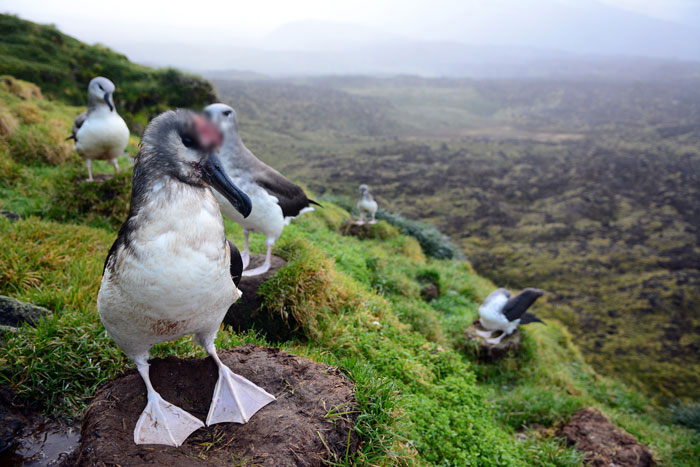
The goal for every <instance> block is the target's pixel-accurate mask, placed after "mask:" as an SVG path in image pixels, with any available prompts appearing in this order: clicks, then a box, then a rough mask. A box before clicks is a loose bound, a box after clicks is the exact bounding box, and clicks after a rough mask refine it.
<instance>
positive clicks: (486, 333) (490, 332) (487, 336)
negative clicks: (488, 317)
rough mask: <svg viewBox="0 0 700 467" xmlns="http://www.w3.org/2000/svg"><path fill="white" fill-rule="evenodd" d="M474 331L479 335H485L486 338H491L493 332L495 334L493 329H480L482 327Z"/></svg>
mask: <svg viewBox="0 0 700 467" xmlns="http://www.w3.org/2000/svg"><path fill="white" fill-rule="evenodd" d="M474 332H475V333H476V334H477V335H479V336H481V337H483V338H484V339H489V338H491V334H493V331H482V330H480V329H475V330H474Z"/></svg>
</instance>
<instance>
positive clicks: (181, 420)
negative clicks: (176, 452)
mask: <svg viewBox="0 0 700 467" xmlns="http://www.w3.org/2000/svg"><path fill="white" fill-rule="evenodd" d="M203 426H204V423H202V421H201V420H199V419H198V418H195V417H194V416H192V415H190V414H189V413H187V412H185V411H184V410H182V409H181V408H179V407H177V406H175V405H173V404H171V403H170V402H167V401H165V400H164V399H163V398H162V397H160V395H159V394H158V393H157V392H155V391H154V392H152V393H150V394H149V395H148V403H147V404H146V408H145V409H144V410H143V412H142V413H141V416H140V417H139V420H138V422H137V423H136V428H135V429H134V442H135V443H136V444H165V445H168V446H175V447H177V446H180V445H181V444H182V443H184V442H185V440H186V439H187V437H188V436H189V435H191V434H192V433H193V432H194V431H196V430H198V429H199V428H202V427H203Z"/></svg>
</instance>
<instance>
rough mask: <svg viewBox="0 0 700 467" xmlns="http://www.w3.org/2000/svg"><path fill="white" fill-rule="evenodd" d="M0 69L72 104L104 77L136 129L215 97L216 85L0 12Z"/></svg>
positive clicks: (213, 99) (81, 103)
mask: <svg viewBox="0 0 700 467" xmlns="http://www.w3.org/2000/svg"><path fill="white" fill-rule="evenodd" d="M0 70H2V73H4V74H9V75H12V76H15V77H17V78H20V79H23V80H25V81H29V82H32V83H34V84H36V85H38V86H39V87H41V89H42V91H43V92H44V93H46V94H47V95H49V96H51V97H52V98H55V99H58V100H61V101H63V102H65V103H67V104H72V105H84V104H85V103H86V102H87V97H86V92H87V85H88V83H89V82H90V80H91V79H92V78H94V77H95V76H105V77H107V78H109V79H111V80H112V81H113V82H114V83H115V85H116V87H117V90H116V92H115V94H114V101H115V104H116V106H117V109H118V110H119V112H120V114H121V115H122V116H124V117H125V120H126V121H127V124H128V125H129V127H130V128H131V129H132V131H134V132H136V133H140V132H141V131H142V130H143V128H144V127H145V125H146V123H147V122H148V120H149V118H152V117H154V116H155V115H157V114H158V113H160V112H162V111H164V110H166V109H169V108H172V107H192V108H201V107H203V106H204V105H205V104H209V103H212V102H215V101H216V91H215V90H214V87H213V86H212V84H211V83H210V82H209V81H207V80H204V79H202V78H201V77H198V76H194V75H190V74H186V73H183V72H181V71H178V70H175V69H153V68H149V67H145V66H141V65H136V64H134V63H131V62H130V61H129V60H128V59H127V58H126V57H125V56H124V55H122V54H119V53H117V52H114V51H112V50H110V49H109V48H107V47H105V46H103V45H100V44H98V45H87V44H85V43H83V42H80V41H78V40H77V39H74V38H72V37H70V36H67V35H65V34H63V33H61V32H60V31H58V29H56V28H55V27H54V26H50V25H40V24H36V23H32V22H30V21H25V20H21V19H19V18H17V17H16V16H12V15H7V14H0ZM76 115H77V114H76ZM68 134H70V133H68Z"/></svg>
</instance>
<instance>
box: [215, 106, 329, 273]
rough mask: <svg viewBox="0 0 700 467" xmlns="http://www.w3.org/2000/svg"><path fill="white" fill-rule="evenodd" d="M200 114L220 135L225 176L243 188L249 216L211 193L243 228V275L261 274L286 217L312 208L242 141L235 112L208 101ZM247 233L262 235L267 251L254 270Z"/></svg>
mask: <svg viewBox="0 0 700 467" xmlns="http://www.w3.org/2000/svg"><path fill="white" fill-rule="evenodd" d="M204 114H205V115H206V116H207V118H209V119H210V120H211V121H212V122H214V124H215V125H216V126H217V127H218V128H219V130H220V131H221V132H222V133H223V135H224V142H223V145H222V147H221V162H222V164H223V167H224V169H225V170H226V173H227V174H228V176H229V177H231V179H232V180H233V181H234V183H236V185H238V186H239V187H240V188H241V189H242V190H243V191H245V192H246V193H247V194H248V195H249V196H250V199H251V201H252V203H253V210H252V212H251V213H250V216H248V217H244V216H242V215H241V214H240V212H239V211H238V210H237V209H234V207H233V206H232V205H231V203H230V202H229V201H228V200H227V199H226V197H225V196H223V195H222V194H220V193H217V192H214V196H216V200H217V201H218V202H219V205H220V206H221V212H223V213H224V215H226V216H227V217H228V218H229V219H231V220H232V221H234V222H236V223H237V224H239V225H240V226H241V227H243V236H244V244H243V253H242V258H243V268H244V271H243V276H256V275H259V274H264V273H265V272H267V271H268V270H269V269H270V262H271V259H272V246H273V245H274V244H275V242H276V241H277V239H278V238H279V237H280V235H282V230H283V229H284V226H285V225H286V224H288V223H289V220H290V219H292V218H294V217H296V216H298V215H300V214H302V213H304V212H307V211H313V209H314V208H313V207H312V206H311V205H312V204H314V205H317V206H320V205H319V204H318V203H317V202H315V201H313V200H310V199H309V198H308V197H307V196H306V193H304V190H302V189H301V187H300V186H299V185H297V184H295V183H293V182H291V181H290V180H289V179H287V178H285V177H284V176H283V175H282V174H280V173H279V172H278V171H276V170H275V169H273V168H272V167H270V166H268V165H267V164H265V163H263V162H262V161H260V160H259V159H258V158H257V157H255V155H254V154H253V153H252V152H250V150H248V148H247V147H246V146H245V144H243V141H242V140H241V136H240V135H239V133H238V118H237V116H236V111H235V110H233V108H232V107H230V106H228V105H226V104H221V103H218V104H211V105H209V106H207V107H206V108H205V109H204ZM250 232H259V233H262V234H264V235H265V237H266V240H265V245H266V246H267V252H266V254H265V262H264V263H263V264H262V265H261V266H259V267H257V268H254V269H248V270H246V269H245V268H247V267H248V265H249V262H250V249H249V246H248V236H249V234H250Z"/></svg>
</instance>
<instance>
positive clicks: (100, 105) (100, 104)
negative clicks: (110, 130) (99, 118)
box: [87, 94, 116, 113]
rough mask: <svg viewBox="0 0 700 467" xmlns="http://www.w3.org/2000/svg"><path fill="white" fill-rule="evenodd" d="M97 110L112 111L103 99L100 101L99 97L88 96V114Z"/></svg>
mask: <svg viewBox="0 0 700 467" xmlns="http://www.w3.org/2000/svg"><path fill="white" fill-rule="evenodd" d="M98 109H104V110H107V111H109V112H111V111H112V110H111V109H110V108H109V106H108V105H107V103H106V102H105V101H104V99H100V98H99V97H96V96H93V95H92V94H88V109H87V111H88V113H91V112H94V111H96V110H98ZM115 111H116V110H115Z"/></svg>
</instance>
